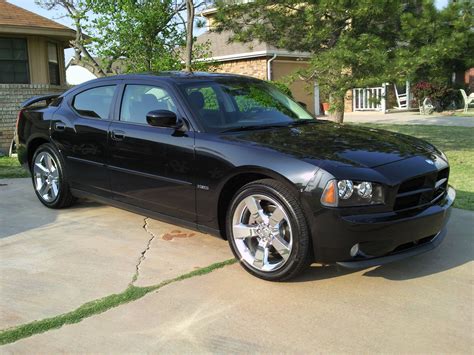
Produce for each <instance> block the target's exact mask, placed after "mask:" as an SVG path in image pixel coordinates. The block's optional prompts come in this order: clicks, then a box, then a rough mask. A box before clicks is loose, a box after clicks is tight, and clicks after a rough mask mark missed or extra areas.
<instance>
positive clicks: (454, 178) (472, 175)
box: [363, 124, 474, 211]
mask: <svg viewBox="0 0 474 355" xmlns="http://www.w3.org/2000/svg"><path fill="white" fill-rule="evenodd" d="M363 125H365V126H370V127H374V128H382V129H386V130H389V131H395V132H399V133H403V134H409V135H411V136H415V137H418V138H422V139H424V140H426V141H428V142H430V143H432V144H434V145H435V146H436V147H437V148H439V149H441V150H442V151H443V152H444V153H445V154H446V155H447V157H448V159H449V164H450V166H451V172H450V177H449V183H450V184H451V185H452V186H453V187H454V188H455V189H456V193H457V195H456V202H455V207H457V208H463V209H466V210H471V211H474V128H472V127H446V126H427V125H387V124H363Z"/></svg>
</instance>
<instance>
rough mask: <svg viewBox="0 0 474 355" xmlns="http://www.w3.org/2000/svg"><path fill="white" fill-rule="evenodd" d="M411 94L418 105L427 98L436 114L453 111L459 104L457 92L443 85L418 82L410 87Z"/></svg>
mask: <svg viewBox="0 0 474 355" xmlns="http://www.w3.org/2000/svg"><path fill="white" fill-rule="evenodd" d="M412 93H413V96H414V97H415V99H416V101H417V102H418V104H419V105H421V103H422V102H423V100H424V99H425V98H426V97H428V98H429V99H430V100H431V102H432V104H433V106H434V107H435V109H436V111H438V112H439V111H443V110H448V109H455V108H456V107H457V105H458V103H459V91H458V90H455V89H454V88H452V87H449V86H448V85H444V84H435V83H430V82H427V81H420V82H418V83H416V84H415V85H414V86H413V87H412Z"/></svg>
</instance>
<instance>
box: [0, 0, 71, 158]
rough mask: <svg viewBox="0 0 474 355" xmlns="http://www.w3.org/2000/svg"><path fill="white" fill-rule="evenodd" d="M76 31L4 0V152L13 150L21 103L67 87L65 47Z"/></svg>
mask: <svg viewBox="0 0 474 355" xmlns="http://www.w3.org/2000/svg"><path fill="white" fill-rule="evenodd" d="M74 38H75V32H74V31H73V30H71V29H70V28H68V27H65V26H63V25H61V24H59V23H57V22H54V21H52V20H49V19H47V18H45V17H42V16H39V15H37V14H35V13H33V12H30V11H27V10H25V9H22V8H20V7H17V6H15V5H12V4H10V3H8V2H7V1H5V0H0V153H3V154H5V153H8V152H9V151H10V149H11V144H12V140H13V134H14V129H15V122H16V118H17V115H18V110H19V108H20V103H21V102H23V101H24V100H26V99H28V98H30V97H32V96H37V95H44V94H47V93H56V92H63V91H65V90H66V89H67V86H66V73H65V69H64V49H65V48H67V47H69V46H70V45H69V41H70V40H71V39H74Z"/></svg>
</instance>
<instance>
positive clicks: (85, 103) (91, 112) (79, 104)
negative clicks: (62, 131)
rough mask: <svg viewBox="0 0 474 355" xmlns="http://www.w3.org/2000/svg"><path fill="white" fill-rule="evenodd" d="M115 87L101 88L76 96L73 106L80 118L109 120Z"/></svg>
mask: <svg viewBox="0 0 474 355" xmlns="http://www.w3.org/2000/svg"><path fill="white" fill-rule="evenodd" d="M114 92H115V85H110V86H101V87H97V88H93V89H89V90H86V91H83V92H81V93H80V94H77V95H76V96H75V97H74V103H73V106H74V108H75V109H76V111H77V112H78V113H79V114H81V115H82V116H87V117H93V118H103V119H104V118H105V119H107V118H109V112H110V106H111V104H112V98H113V97H114Z"/></svg>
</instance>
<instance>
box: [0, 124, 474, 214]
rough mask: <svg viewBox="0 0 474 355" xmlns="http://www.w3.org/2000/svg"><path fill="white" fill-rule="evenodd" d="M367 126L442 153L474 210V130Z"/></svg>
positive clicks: (1, 173) (0, 168)
mask: <svg viewBox="0 0 474 355" xmlns="http://www.w3.org/2000/svg"><path fill="white" fill-rule="evenodd" d="M367 125H368V124H367ZM368 126H371V127H376V128H383V129H387V130H390V131H395V132H400V133H404V134H409V135H412V136H415V137H419V138H422V139H425V140H427V141H428V142H431V143H433V144H434V145H436V146H437V147H438V148H439V149H441V150H443V151H444V152H445V153H446V155H447V156H448V158H449V163H450V164H451V176H450V184H451V185H453V186H454V187H455V188H456V192H457V198H456V207H458V208H463V209H467V210H472V211H474V128H467V127H445V126H426V125H386V124H370V125H368ZM27 176H28V173H27V172H26V171H24V170H23V168H21V167H20V164H19V163H18V160H17V158H8V157H0V178H13V177H27Z"/></svg>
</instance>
